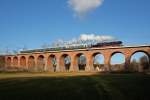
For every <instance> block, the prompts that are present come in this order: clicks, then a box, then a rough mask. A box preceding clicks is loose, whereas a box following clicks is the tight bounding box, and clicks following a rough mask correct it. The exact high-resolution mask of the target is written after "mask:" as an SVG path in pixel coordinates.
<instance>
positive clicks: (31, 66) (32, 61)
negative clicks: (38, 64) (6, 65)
mask: <svg viewBox="0 0 150 100" xmlns="http://www.w3.org/2000/svg"><path fill="white" fill-rule="evenodd" d="M28 69H29V71H34V70H35V57H34V56H29V58H28Z"/></svg>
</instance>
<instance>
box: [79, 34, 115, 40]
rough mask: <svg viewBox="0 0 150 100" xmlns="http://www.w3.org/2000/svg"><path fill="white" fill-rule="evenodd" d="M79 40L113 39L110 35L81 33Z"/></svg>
mask: <svg viewBox="0 0 150 100" xmlns="http://www.w3.org/2000/svg"><path fill="white" fill-rule="evenodd" d="M79 39H80V40H83V41H87V40H95V41H99V42H100V41H101V42H103V41H113V40H115V38H114V37H112V36H107V35H94V34H81V35H80V38H79Z"/></svg>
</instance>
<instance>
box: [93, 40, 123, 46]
mask: <svg viewBox="0 0 150 100" xmlns="http://www.w3.org/2000/svg"><path fill="white" fill-rule="evenodd" d="M105 46H112V47H113V46H123V42H122V41H113V42H102V43H97V44H95V45H92V46H91V47H105Z"/></svg>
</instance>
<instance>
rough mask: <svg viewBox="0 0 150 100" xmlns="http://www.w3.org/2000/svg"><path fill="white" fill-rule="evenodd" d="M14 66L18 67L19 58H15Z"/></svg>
mask: <svg viewBox="0 0 150 100" xmlns="http://www.w3.org/2000/svg"><path fill="white" fill-rule="evenodd" d="M13 66H14V67H18V57H14V58H13Z"/></svg>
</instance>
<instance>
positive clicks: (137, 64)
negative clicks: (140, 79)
mask: <svg viewBox="0 0 150 100" xmlns="http://www.w3.org/2000/svg"><path fill="white" fill-rule="evenodd" d="M129 68H130V70H131V71H139V72H143V71H148V70H150V58H149V55H148V53H146V52H143V51H137V52H135V53H133V54H132V55H131V58H130V66H129Z"/></svg>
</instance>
